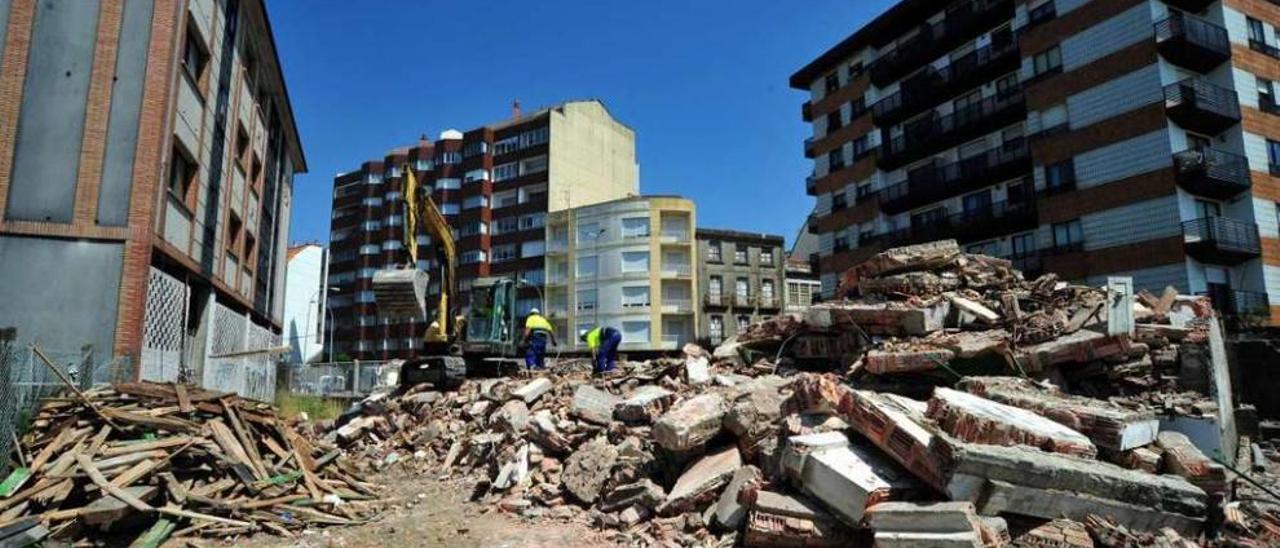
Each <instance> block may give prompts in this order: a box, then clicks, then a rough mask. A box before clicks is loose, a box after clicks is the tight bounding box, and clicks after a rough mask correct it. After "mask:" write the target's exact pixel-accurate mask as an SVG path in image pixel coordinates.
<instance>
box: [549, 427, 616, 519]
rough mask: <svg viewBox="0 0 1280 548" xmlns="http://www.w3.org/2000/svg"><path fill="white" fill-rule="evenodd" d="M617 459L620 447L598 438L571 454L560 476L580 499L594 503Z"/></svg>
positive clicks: (605, 439) (566, 487)
mask: <svg viewBox="0 0 1280 548" xmlns="http://www.w3.org/2000/svg"><path fill="white" fill-rule="evenodd" d="M617 461H618V449H617V448H616V447H614V446H613V445H612V444H610V443H609V440H608V439H607V438H603V437H601V438H596V439H594V440H591V441H590V442H587V443H586V444H584V445H583V446H582V447H580V448H579V449H578V450H577V451H574V452H573V454H572V455H569V460H567V461H566V462H565V465H564V471H563V473H562V474H561V476H560V477H561V481H563V482H564V486H565V489H566V490H568V491H569V493H571V494H573V496H574V497H576V498H577V499H578V500H580V501H582V502H584V503H586V504H593V503H595V501H596V499H597V498H599V496H600V490H601V489H602V488H604V483H605V482H606V481H608V479H609V476H610V475H611V474H612V473H613V465H614V464H615V463H616V462H617Z"/></svg>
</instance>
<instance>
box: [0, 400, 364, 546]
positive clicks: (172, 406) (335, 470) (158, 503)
mask: <svg viewBox="0 0 1280 548" xmlns="http://www.w3.org/2000/svg"><path fill="white" fill-rule="evenodd" d="M20 441H21V443H20V444H19V447H18V448H17V450H16V455H14V457H15V458H14V460H15V462H16V463H18V464H19V465H20V466H19V467H17V468H16V469H15V470H14V471H13V472H12V473H11V474H10V476H9V477H8V478H7V479H6V480H5V481H4V482H3V483H0V530H4V528H5V527H6V526H10V525H14V526H15V529H22V530H28V529H27V528H24V527H22V526H23V525H29V524H32V523H33V522H32V518H34V519H35V520H36V521H37V522H38V523H39V524H40V526H41V527H43V528H44V529H46V530H47V531H48V534H49V536H50V537H51V538H54V539H57V540H60V541H70V542H75V541H79V540H83V539H100V538H116V539H121V540H127V539H130V538H135V539H136V540H135V542H137V543H141V544H149V545H152V546H154V545H157V544H159V543H160V542H163V541H164V540H165V539H166V538H181V537H195V536H206V537H231V536H238V535H245V534H248V533H252V532H257V531H265V532H270V533H275V534H279V535H283V536H289V537H292V536H293V535H294V532H296V531H299V530H302V529H304V528H315V527H324V526H330V525H348V524H355V523H360V522H364V521H367V520H368V519H370V518H371V517H372V516H373V515H374V514H376V513H377V512H378V511H379V507H380V501H379V499H378V495H377V493H376V486H375V485H373V484H370V483H369V482H366V481H364V480H363V479H361V477H360V476H359V474H358V473H357V471H356V470H355V469H354V468H353V467H351V465H350V464H349V463H348V462H346V461H345V459H344V458H342V457H341V452H340V451H337V450H336V449H333V448H328V447H323V446H320V445H317V444H314V443H312V442H311V441H308V440H307V439H305V438H303V437H302V436H300V435H299V434H298V433H297V432H295V431H294V429H293V428H292V427H291V426H290V425H289V424H287V423H286V422H285V421H284V420H282V419H280V418H278V417H277V416H276V414H275V411H274V409H273V408H272V407H271V406H270V405H267V404H263V403H258V402H254V401H251V400H246V399H243V398H240V397H239V396H236V395H234V394H225V393H220V392H214V391H208V390H201V389H197V388H192V387H187V386H184V385H180V384H157V383H147V382H143V383H125V384H118V385H115V386H112V387H103V388H99V389H95V390H91V391H88V392H84V393H72V394H69V395H68V396H67V397H63V398H53V399H49V400H46V401H45V402H44V403H43V405H42V406H41V408H40V409H39V411H38V412H37V413H36V415H35V416H34V417H33V418H32V421H31V425H30V428H29V429H28V431H27V433H26V434H25V435H24V436H23V438H22V439H21V440H20ZM104 533H105V535H106V536H105V537H104Z"/></svg>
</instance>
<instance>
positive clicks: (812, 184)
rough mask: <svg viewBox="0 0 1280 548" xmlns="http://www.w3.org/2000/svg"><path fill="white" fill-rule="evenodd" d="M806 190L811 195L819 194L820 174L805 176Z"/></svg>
mask: <svg viewBox="0 0 1280 548" xmlns="http://www.w3.org/2000/svg"><path fill="white" fill-rule="evenodd" d="M804 192H805V194H808V195H810V196H817V195H818V176H817V175H814V174H811V175H809V176H808V177H805V178H804Z"/></svg>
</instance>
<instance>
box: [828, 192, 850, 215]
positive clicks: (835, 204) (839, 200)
mask: <svg viewBox="0 0 1280 548" xmlns="http://www.w3.org/2000/svg"><path fill="white" fill-rule="evenodd" d="M846 207H849V198H848V196H847V195H845V193H844V191H840V192H837V193H835V194H832V195H831V211H841V210H843V209H844V208H846Z"/></svg>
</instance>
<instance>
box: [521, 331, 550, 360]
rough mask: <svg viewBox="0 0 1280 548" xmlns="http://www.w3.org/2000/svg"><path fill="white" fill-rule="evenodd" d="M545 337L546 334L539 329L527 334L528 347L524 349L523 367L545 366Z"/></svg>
mask: <svg viewBox="0 0 1280 548" xmlns="http://www.w3.org/2000/svg"><path fill="white" fill-rule="evenodd" d="M547 338H548V337H547V334H546V333H542V332H540V331H538V332H534V333H533V334H531V335H529V347H528V348H526V349H525V351H524V366H525V368H527V369H546V368H547Z"/></svg>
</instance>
